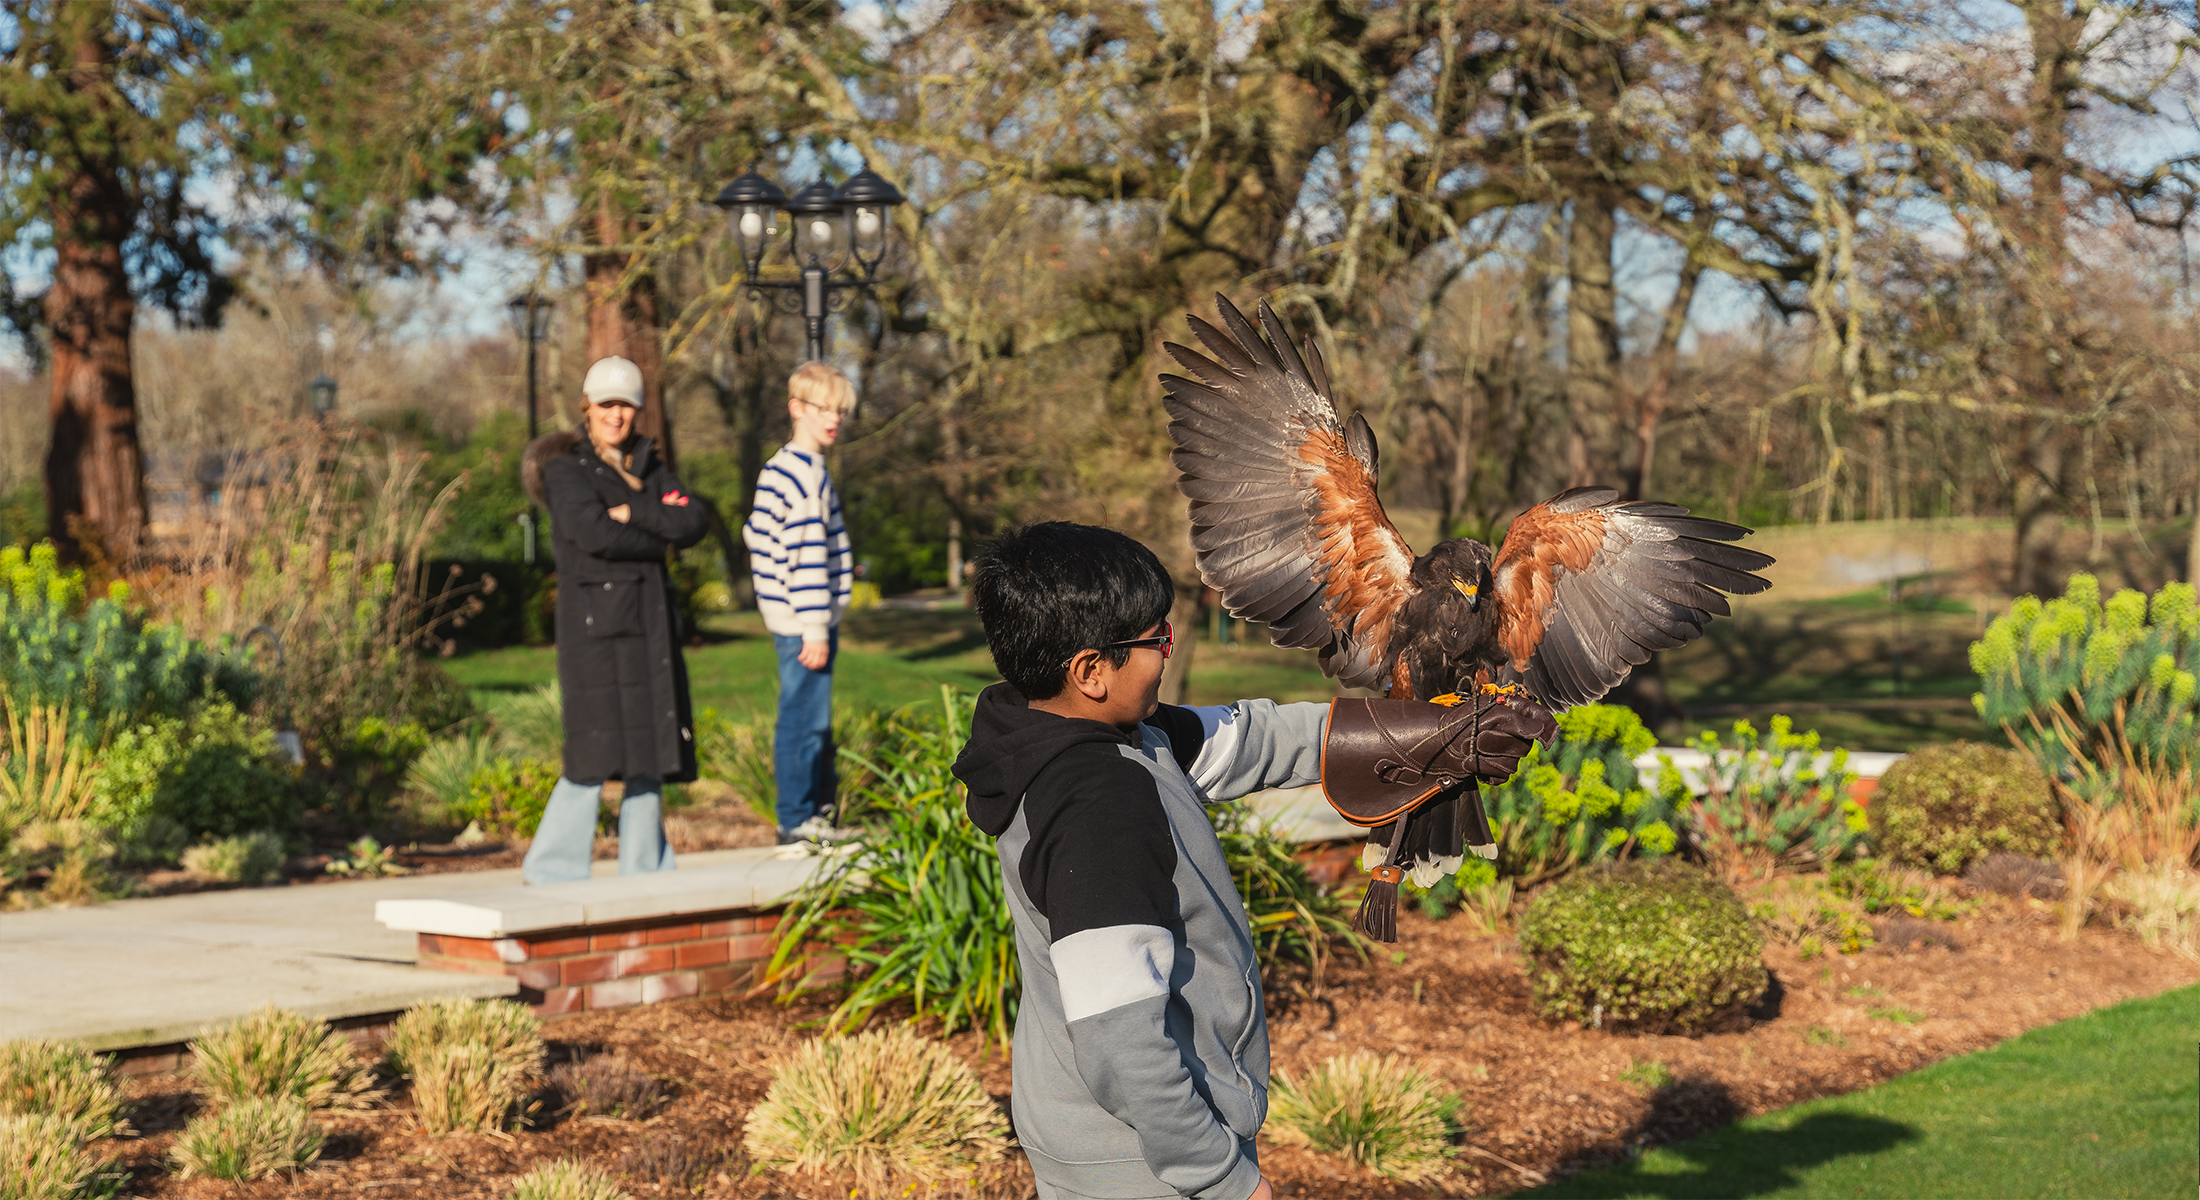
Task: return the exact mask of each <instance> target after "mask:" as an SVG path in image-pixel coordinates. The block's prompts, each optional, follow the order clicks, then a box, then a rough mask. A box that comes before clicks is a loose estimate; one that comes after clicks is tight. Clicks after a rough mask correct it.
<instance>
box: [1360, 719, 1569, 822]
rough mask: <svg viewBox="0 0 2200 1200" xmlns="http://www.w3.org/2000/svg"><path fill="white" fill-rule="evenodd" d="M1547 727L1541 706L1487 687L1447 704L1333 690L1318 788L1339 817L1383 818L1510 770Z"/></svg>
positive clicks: (1498, 778)
mask: <svg viewBox="0 0 2200 1200" xmlns="http://www.w3.org/2000/svg"><path fill="white" fill-rule="evenodd" d="M1546 731H1549V732H1555V726H1554V725H1553V723H1552V721H1551V718H1550V715H1549V714H1548V713H1545V712H1543V710H1542V709H1540V708H1537V707H1535V706H1533V705H1526V704H1516V703H1512V702H1509V701H1507V700H1505V699H1504V698H1502V697H1497V696H1491V695H1487V694H1476V695H1472V696H1469V697H1468V698H1467V699H1466V700H1465V701H1464V702H1463V703H1460V704H1458V705H1454V706H1451V707H1448V708H1447V707H1445V706H1444V705H1441V704H1430V703H1427V702H1425V701H1421V700H1361V699H1346V698H1339V699H1336V700H1332V701H1330V704H1329V721H1328V724H1327V726H1326V728H1325V729H1324V730H1323V733H1322V794H1323V795H1324V796H1325V797H1327V798H1328V800H1329V803H1330V806H1331V807H1333V808H1335V809H1336V810H1337V812H1338V813H1340V814H1342V815H1343V817H1344V819H1345V820H1347V821H1350V822H1352V823H1353V824H1355V825H1364V826H1369V827H1373V826H1376V825H1382V824H1385V823H1387V822H1389V821H1393V820H1396V819H1398V818H1399V817H1401V816H1403V815H1404V814H1406V813H1408V812H1411V811H1413V810H1414V809H1415V808H1417V807H1419V806H1421V805H1423V804H1425V803H1427V802H1428V801H1430V800H1432V799H1434V798H1435V797H1437V796H1439V795H1441V794H1443V793H1444V792H1445V791H1447V790H1448V789H1451V788H1456V787H1460V786H1462V785H1465V784H1468V783H1471V782H1472V781H1474V780H1477V779H1481V780H1485V781H1489V782H1503V781H1504V780H1506V779H1509V778H1511V776H1512V773H1513V770H1514V768H1516V767H1517V766H1519V763H1520V758H1521V756H1522V755H1524V754H1526V753H1527V752H1528V748H1529V747H1530V746H1531V745H1533V744H1534V743H1535V742H1536V741H1538V740H1540V739H1541V738H1543V737H1547V736H1549V732H1546Z"/></svg>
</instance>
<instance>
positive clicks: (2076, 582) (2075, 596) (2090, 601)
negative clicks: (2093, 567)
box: [2063, 571, 2101, 617]
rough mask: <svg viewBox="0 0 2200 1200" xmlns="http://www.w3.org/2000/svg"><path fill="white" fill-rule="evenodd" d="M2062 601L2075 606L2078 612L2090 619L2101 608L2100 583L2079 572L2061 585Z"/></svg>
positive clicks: (2092, 577) (2090, 576)
mask: <svg viewBox="0 0 2200 1200" xmlns="http://www.w3.org/2000/svg"><path fill="white" fill-rule="evenodd" d="M2063 599H2065V600H2068V601H2069V602H2070V603H2072V604H2075V605H2077V606H2078V608H2079V610H2080V611H2082V612H2084V613H2085V615H2086V616H2088V617H2090V616H2092V615H2093V614H2094V613H2096V612H2099V611H2100V608H2101V581H2100V580H2099V579H2097V578H2095V577H2094V576H2092V575H2089V574H2087V573H2086V572H2084V571H2080V572H2078V573H2077V574H2075V575H2072V576H2071V577H2070V582H2069V583H2066V584H2064V585H2063Z"/></svg>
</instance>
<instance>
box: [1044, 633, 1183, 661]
mask: <svg viewBox="0 0 2200 1200" xmlns="http://www.w3.org/2000/svg"><path fill="white" fill-rule="evenodd" d="M1146 649H1152V650H1159V651H1160V652H1161V661H1162V662H1167V661H1169V656H1170V655H1171V654H1174V653H1176V626H1174V625H1171V624H1169V623H1168V622H1167V621H1163V622H1162V623H1161V633H1160V635H1159V636H1156V637H1143V638H1132V639H1131V640H1129V641H1127V642H1109V643H1108V644H1107V645H1105V646H1094V647H1093V650H1094V651H1096V652H1100V653H1105V652H1106V651H1109V650H1146ZM1083 653H1084V651H1082V650H1079V651H1078V652H1077V654H1083ZM1077 654H1072V655H1070V656H1069V659H1068V660H1067V661H1065V662H1064V663H1063V664H1062V669H1063V670H1068V669H1069V664H1070V663H1073V662H1076V661H1077Z"/></svg>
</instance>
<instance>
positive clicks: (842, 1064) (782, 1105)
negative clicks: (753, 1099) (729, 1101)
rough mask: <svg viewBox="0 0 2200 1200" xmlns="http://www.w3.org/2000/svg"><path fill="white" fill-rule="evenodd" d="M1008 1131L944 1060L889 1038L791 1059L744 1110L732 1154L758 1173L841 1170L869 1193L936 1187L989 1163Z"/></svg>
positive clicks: (920, 1044) (964, 1072)
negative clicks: (739, 1152)
mask: <svg viewBox="0 0 2200 1200" xmlns="http://www.w3.org/2000/svg"><path fill="white" fill-rule="evenodd" d="M1008 1132H1009V1130H1008V1122H1007V1121H1006V1120H1004V1119H1003V1118H1002V1116H1001V1109H1000V1106H999V1105H998V1104H995V1103H994V1102H993V1098H992V1097H991V1096H988V1095H986V1092H985V1088H984V1087H982V1086H981V1085H980V1084H979V1083H978V1077H977V1076H976V1075H975V1074H973V1073H972V1072H971V1070H970V1068H969V1067H968V1066H967V1065H966V1064H964V1062H963V1061H962V1060H961V1059H959V1058H957V1057H955V1054H954V1052H953V1051H951V1050H949V1049H948V1048H947V1047H946V1046H943V1045H941V1044H939V1043H938V1042H934V1041H931V1040H928V1039H926V1038H921V1037H918V1036H916V1035H915V1034H912V1033H908V1032H906V1031H904V1030H899V1029H895V1030H882V1031H879V1032H875V1033H865V1034H858V1035H856V1036H854V1037H844V1038H820V1039H818V1040H816V1041H813V1042H811V1043H809V1044H808V1045H805V1046H803V1047H802V1048H801V1049H799V1050H797V1051H795V1052H794V1054H793V1055H792V1056H790V1057H789V1058H788V1059H787V1061H786V1062H784V1063H782V1064H781V1065H780V1066H779V1068H778V1070H777V1071H775V1072H774V1073H773V1077H772V1085H771V1090H770V1091H769V1092H768V1093H766V1094H765V1097H764V1100H763V1103H761V1104H758V1105H757V1106H756V1107H755V1108H754V1109H752V1110H750V1112H749V1116H748V1120H747V1122H746V1123H745V1124H744V1126H743V1129H742V1146H743V1148H745V1149H746V1150H747V1151H748V1154H749V1157H750V1158H751V1159H753V1160H755V1162H756V1163H757V1164H758V1165H759V1166H768V1167H774V1168H777V1169H779V1170H782V1171H812V1170H847V1171H852V1172H854V1173H855V1176H856V1178H857V1180H858V1181H859V1183H860V1184H861V1185H862V1186H863V1187H865V1188H870V1189H876V1188H878V1187H879V1186H880V1185H881V1184H882V1183H883V1182H884V1181H885V1180H886V1179H887V1178H889V1177H890V1176H895V1175H902V1176H908V1177H913V1178H916V1179H919V1180H937V1179H942V1178H945V1177H947V1176H950V1175H952V1174H955V1173H957V1172H960V1171H962V1170H966V1169H969V1168H972V1167H975V1166H977V1165H978V1164H980V1163H986V1162H991V1161H994V1160H996V1159H998V1158H1000V1157H1001V1152H1002V1151H1003V1150H1004V1149H1006V1148H1007V1145H1008Z"/></svg>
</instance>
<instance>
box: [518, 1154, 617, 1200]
mask: <svg viewBox="0 0 2200 1200" xmlns="http://www.w3.org/2000/svg"><path fill="white" fill-rule="evenodd" d="M512 1200H633V1198H632V1197H630V1196H628V1195H627V1194H626V1193H625V1192H623V1191H621V1190H620V1189H619V1181H618V1180H616V1179H613V1178H612V1177H611V1176H609V1175H606V1174H605V1173H603V1172H602V1171H598V1170H596V1169H595V1168H593V1167H590V1166H588V1165H586V1164H585V1163H579V1162H575V1161H573V1160H572V1159H569V1158H561V1159H559V1160H558V1161H556V1162H554V1163H545V1164H544V1165H542V1166H539V1167H536V1168H535V1169H534V1170H532V1171H529V1172H528V1173H526V1174H525V1175H522V1176H520V1177H519V1178H518V1179H516V1180H513V1181H512Z"/></svg>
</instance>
